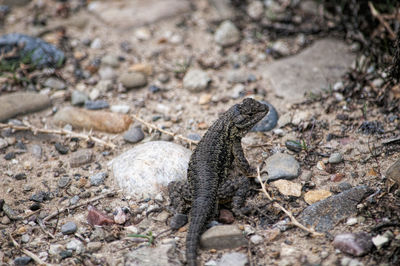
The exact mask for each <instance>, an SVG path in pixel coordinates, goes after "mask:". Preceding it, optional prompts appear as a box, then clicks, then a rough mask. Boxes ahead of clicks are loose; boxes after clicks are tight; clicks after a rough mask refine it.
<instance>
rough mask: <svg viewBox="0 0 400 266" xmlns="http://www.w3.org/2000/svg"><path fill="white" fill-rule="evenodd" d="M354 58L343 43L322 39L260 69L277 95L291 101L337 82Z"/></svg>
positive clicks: (302, 98)
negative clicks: (299, 51) (293, 54)
mask: <svg viewBox="0 0 400 266" xmlns="http://www.w3.org/2000/svg"><path fill="white" fill-rule="evenodd" d="M354 58H355V56H354V55H353V54H352V53H351V52H350V48H349V47H347V45H345V44H344V43H343V42H340V41H337V40H332V39H323V40H319V41H316V42H315V43H314V44H313V45H311V46H310V47H309V48H306V49H305V50H304V51H302V52H301V53H299V54H297V55H295V56H292V57H288V58H284V59H281V60H278V61H275V62H273V63H268V64H265V66H262V67H260V70H261V71H263V77H264V79H265V80H267V81H269V82H270V83H271V85H272V88H273V90H274V92H275V93H276V94H277V95H279V96H281V97H283V98H284V100H285V101H286V102H289V103H295V102H301V101H303V100H304V99H305V96H304V95H305V94H307V95H309V94H310V93H319V92H321V91H322V89H323V88H328V87H329V84H334V83H335V82H337V81H338V80H339V79H340V78H341V76H342V75H343V74H344V73H345V72H346V71H347V69H348V68H349V67H350V65H351V63H352V62H353V60H354ZM299 77H301V79H299Z"/></svg>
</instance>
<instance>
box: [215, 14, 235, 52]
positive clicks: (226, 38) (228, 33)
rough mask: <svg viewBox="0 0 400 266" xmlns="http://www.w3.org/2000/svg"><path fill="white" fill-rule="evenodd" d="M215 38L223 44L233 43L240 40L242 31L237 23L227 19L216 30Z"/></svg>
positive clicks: (218, 42)
mask: <svg viewBox="0 0 400 266" xmlns="http://www.w3.org/2000/svg"><path fill="white" fill-rule="evenodd" d="M214 40H215V42H216V43H217V44H219V45H221V46H229V45H233V44H235V43H237V42H238V41H239V40H240V32H239V30H238V29H237V28H236V26H235V24H233V23H232V22H231V21H229V20H226V21H224V22H222V23H221V25H220V26H219V27H218V29H217V30H216V31H215V34H214Z"/></svg>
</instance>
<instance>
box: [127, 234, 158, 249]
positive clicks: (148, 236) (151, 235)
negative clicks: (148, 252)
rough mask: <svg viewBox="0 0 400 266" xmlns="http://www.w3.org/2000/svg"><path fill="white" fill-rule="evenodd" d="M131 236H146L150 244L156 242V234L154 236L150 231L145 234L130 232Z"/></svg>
mask: <svg viewBox="0 0 400 266" xmlns="http://www.w3.org/2000/svg"><path fill="white" fill-rule="evenodd" d="M128 236H129V237H138V238H146V239H147V241H148V244H149V246H150V245H152V244H153V242H154V236H153V232H151V231H150V232H148V233H147V234H145V235H140V234H129V235H128Z"/></svg>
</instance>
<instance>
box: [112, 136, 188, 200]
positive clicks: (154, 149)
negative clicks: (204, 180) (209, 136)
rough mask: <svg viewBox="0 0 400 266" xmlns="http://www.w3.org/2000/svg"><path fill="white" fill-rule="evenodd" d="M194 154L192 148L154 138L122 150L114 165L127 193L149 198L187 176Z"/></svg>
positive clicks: (113, 162) (117, 179)
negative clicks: (192, 154)
mask: <svg viewBox="0 0 400 266" xmlns="http://www.w3.org/2000/svg"><path fill="white" fill-rule="evenodd" d="M190 155H191V151H190V150H189V149H186V148H184V147H182V146H180V145H178V144H175V143H171V142H166V141H151V142H147V143H144V144H139V145H137V146H135V147H134V148H133V149H130V150H128V151H126V152H124V153H122V154H121V155H119V156H118V157H116V158H114V159H113V160H112V161H111V162H110V165H111V167H112V171H113V176H114V178H115V180H116V183H117V184H118V185H119V187H121V188H122V189H123V190H124V191H125V193H127V194H130V195H132V196H135V197H137V196H142V197H143V198H148V197H153V196H155V195H157V194H158V193H159V192H160V187H161V186H166V185H167V184H168V183H169V182H171V181H174V180H184V179H186V171H187V167H188V163H189V159H190ZM149 166H151V167H149Z"/></svg>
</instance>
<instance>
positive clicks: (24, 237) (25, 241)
mask: <svg viewBox="0 0 400 266" xmlns="http://www.w3.org/2000/svg"><path fill="white" fill-rule="evenodd" d="M29 239H30V237H29V235H28V234H23V235H22V236H21V241H22V242H23V243H28V242H29Z"/></svg>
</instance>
